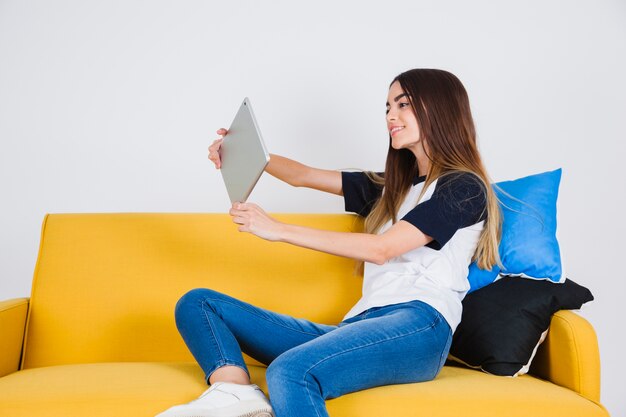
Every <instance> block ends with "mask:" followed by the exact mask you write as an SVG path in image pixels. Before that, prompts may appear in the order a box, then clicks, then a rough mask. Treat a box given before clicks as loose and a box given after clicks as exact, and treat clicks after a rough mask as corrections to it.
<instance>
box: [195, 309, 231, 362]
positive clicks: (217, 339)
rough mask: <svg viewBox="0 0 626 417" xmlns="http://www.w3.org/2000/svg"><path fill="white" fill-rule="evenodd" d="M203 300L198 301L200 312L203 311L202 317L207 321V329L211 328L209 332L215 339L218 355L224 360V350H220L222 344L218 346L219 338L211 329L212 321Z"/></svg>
mask: <svg viewBox="0 0 626 417" xmlns="http://www.w3.org/2000/svg"><path fill="white" fill-rule="evenodd" d="M204 304H205V303H204V301H201V302H200V308H201V309H202V312H203V313H204V317H205V319H206V321H207V323H209V329H210V330H211V334H212V335H213V339H214V340H215V341H216V345H217V350H218V351H219V353H220V357H221V358H222V362H224V361H226V357H225V356H224V352H223V351H222V346H220V343H219V340H220V339H219V338H218V337H217V335H216V334H215V331H214V330H213V326H214V324H213V322H212V321H211V318H210V317H209V314H208V312H207V311H206V310H205V309H204Z"/></svg>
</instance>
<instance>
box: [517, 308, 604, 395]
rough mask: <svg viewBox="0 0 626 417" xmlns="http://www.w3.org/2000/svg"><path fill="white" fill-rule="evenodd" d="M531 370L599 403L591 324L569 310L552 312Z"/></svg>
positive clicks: (597, 355) (595, 346) (596, 353)
mask: <svg viewBox="0 0 626 417" xmlns="http://www.w3.org/2000/svg"><path fill="white" fill-rule="evenodd" d="M530 373H531V374H534V375H536V376H538V377H539V378H543V379H547V380H549V381H551V382H553V383H555V384H557V385H560V386H562V387H565V388H569V389H571V390H573V391H576V392H577V393H579V394H580V395H582V396H583V397H585V398H588V399H590V400H592V401H594V402H596V403H599V402H600V352H599V348H598V339H597V337H596V332H595V331H594V329H593V327H592V326H591V324H590V323H589V322H588V321H587V320H585V319H584V318H583V317H581V316H579V315H578V314H576V313H574V312H572V311H568V310H561V311H558V312H557V313H556V314H554V315H553V316H552V321H551V323H550V330H549V331H548V336H547V338H546V340H545V342H543V343H542V345H541V346H540V347H539V350H538V351H537V355H536V357H535V359H534V360H533V362H532V365H531V368H530Z"/></svg>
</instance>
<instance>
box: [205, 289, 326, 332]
mask: <svg viewBox="0 0 626 417" xmlns="http://www.w3.org/2000/svg"><path fill="white" fill-rule="evenodd" d="M207 300H210V301H220V302H223V303H228V304H230V305H232V306H234V307H237V308H239V309H241V310H244V311H247V312H248V313H250V314H252V315H254V316H256V317H258V318H260V319H261V320H265V321H267V322H269V323H272V324H275V325H277V326H280V327H283V328H285V329H288V330H291V331H293V332H297V333H301V334H306V335H309V336H321V334H319V333H311V332H305V331H302V330H298V329H294V328H292V327H289V326H285V325H284V324H283V323H279V322H276V321H274V320H270V319H269V318H267V317H263V316H261V315H259V314H257V313H256V312H255V311H254V310H250V309H247V308H245V307H244V306H241V305H239V304H237V303H233V302H231V301H228V300H224V299H220V298H211V297H205V298H204V299H203V301H205V302H206V301H207ZM277 314H279V313H277ZM294 319H295V318H294ZM295 320H297V319H295Z"/></svg>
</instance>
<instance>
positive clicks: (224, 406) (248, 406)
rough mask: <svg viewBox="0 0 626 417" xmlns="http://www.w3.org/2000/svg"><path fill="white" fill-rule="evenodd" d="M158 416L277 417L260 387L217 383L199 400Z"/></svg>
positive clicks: (178, 406)
mask: <svg viewBox="0 0 626 417" xmlns="http://www.w3.org/2000/svg"><path fill="white" fill-rule="evenodd" d="M156 417H274V412H273V410H272V406H271V405H270V403H269V401H268V400H267V398H266V397H265V394H263V391H261V389H260V388H259V387H258V386H256V385H240V384H232V383H229V382H216V383H215V384H213V385H211V388H209V389H208V390H206V391H204V393H203V394H202V395H201V396H200V397H198V399H197V400H193V401H191V402H190V403H187V404H183V405H177V406H174V407H172V408H170V409H168V410H166V411H164V412H162V413H161V414H159V415H157V416H156Z"/></svg>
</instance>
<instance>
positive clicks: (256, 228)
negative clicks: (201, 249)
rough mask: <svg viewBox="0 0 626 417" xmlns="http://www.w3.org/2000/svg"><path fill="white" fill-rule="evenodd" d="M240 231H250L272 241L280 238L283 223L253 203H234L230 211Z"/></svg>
mask: <svg viewBox="0 0 626 417" xmlns="http://www.w3.org/2000/svg"><path fill="white" fill-rule="evenodd" d="M228 213H229V214H230V215H231V216H232V218H233V222H235V223H237V224H239V225H240V226H239V227H238V230H239V231H240V232H248V233H252V234H254V235H257V236H258V237H260V238H262V239H266V240H270V241H277V240H280V232H281V230H282V226H283V223H281V222H279V221H278V220H275V219H273V218H271V217H270V216H268V215H267V213H265V211H264V210H263V209H262V208H261V207H259V206H257V205H256V204H253V203H234V204H233V206H232V207H231V209H230V211H229V212H228Z"/></svg>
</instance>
